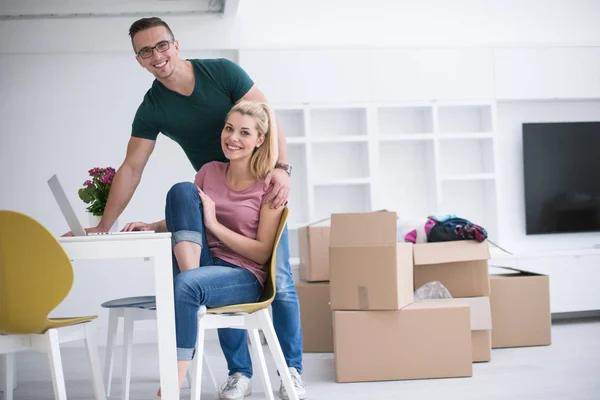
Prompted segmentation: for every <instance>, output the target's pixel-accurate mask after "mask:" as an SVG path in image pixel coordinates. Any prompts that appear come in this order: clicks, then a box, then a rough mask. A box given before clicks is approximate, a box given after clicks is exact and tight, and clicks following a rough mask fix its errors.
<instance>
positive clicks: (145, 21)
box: [129, 17, 175, 50]
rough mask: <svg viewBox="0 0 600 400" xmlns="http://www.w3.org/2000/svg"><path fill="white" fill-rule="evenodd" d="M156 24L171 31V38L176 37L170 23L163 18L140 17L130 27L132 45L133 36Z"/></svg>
mask: <svg viewBox="0 0 600 400" xmlns="http://www.w3.org/2000/svg"><path fill="white" fill-rule="evenodd" d="M155 26H164V27H165V28H166V29H167V31H168V32H169V34H170V35H171V39H175V35H173V31H172V30H171V28H169V25H167V23H166V22H165V21H163V20H162V19H160V18H158V17H151V18H142V19H138V20H137V21H135V22H134V23H133V24H131V27H130V28H129V37H130V38H131V45H133V37H134V36H135V35H136V34H137V33H138V32H141V31H144V30H146V29H150V28H154V27H155ZM134 50H135V48H134Z"/></svg>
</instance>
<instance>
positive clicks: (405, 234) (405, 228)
mask: <svg viewBox="0 0 600 400" xmlns="http://www.w3.org/2000/svg"><path fill="white" fill-rule="evenodd" d="M398 236H399V237H398V240H404V241H405V242H411V243H427V242H450V241H454V240H476V241H478V242H483V241H484V240H486V239H487V231H486V230H485V228H483V227H482V226H479V225H477V224H474V223H472V222H471V221H469V220H466V219H464V218H459V217H457V216H456V214H444V215H431V216H429V217H427V219H426V220H425V221H404V220H401V219H399V220H398Z"/></svg>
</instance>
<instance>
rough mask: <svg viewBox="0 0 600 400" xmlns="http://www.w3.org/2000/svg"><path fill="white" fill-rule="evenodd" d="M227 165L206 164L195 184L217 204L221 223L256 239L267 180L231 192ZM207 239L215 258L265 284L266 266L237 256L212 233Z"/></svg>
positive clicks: (217, 212) (217, 163)
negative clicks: (242, 269)
mask: <svg viewBox="0 0 600 400" xmlns="http://www.w3.org/2000/svg"><path fill="white" fill-rule="evenodd" d="M227 165H228V163H223V162H219V161H213V162H209V163H207V164H205V165H204V166H203V167H202V168H200V171H198V173H197V174H196V179H195V183H196V185H197V186H198V187H199V188H200V189H202V191H204V193H206V194H207V195H208V196H209V197H210V198H211V199H213V201H214V202H215V209H216V214H217V220H218V221H219V223H221V224H222V225H224V226H226V227H227V228H229V229H231V230H232V231H234V232H236V233H239V234H241V235H244V236H246V237H249V238H250V239H256V233H257V232H258V219H259V216H260V208H261V206H262V204H263V200H264V198H265V195H266V194H267V193H268V190H264V180H259V181H258V182H256V183H255V184H254V185H252V186H250V187H249V188H248V189H246V190H241V191H235V190H233V189H231V188H230V187H229V185H228V184H227V176H226V174H227ZM206 238H207V240H208V247H209V248H210V252H211V254H212V256H213V257H219V258H220V259H222V260H224V261H227V262H229V263H232V264H234V265H237V266H240V267H242V268H245V269H247V270H248V271H250V272H252V274H254V276H256V279H258V281H259V282H260V284H261V285H263V284H264V283H265V280H266V278H267V272H266V270H265V267H264V265H261V264H259V263H257V262H255V261H252V260H250V259H248V258H246V257H244V256H242V255H240V254H237V253H236V252H234V251H233V250H231V249H230V248H229V247H227V246H226V245H225V244H224V243H223V242H221V241H219V240H218V239H217V237H216V236H215V235H213V234H212V232H210V230H208V229H207V230H206Z"/></svg>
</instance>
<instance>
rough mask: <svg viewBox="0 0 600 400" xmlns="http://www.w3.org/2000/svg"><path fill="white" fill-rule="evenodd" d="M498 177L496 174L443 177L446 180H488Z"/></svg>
mask: <svg viewBox="0 0 600 400" xmlns="http://www.w3.org/2000/svg"><path fill="white" fill-rule="evenodd" d="M492 179H496V175H495V174H491V173H490V174H464V175H447V176H444V177H443V178H442V180H444V181H486V180H492Z"/></svg>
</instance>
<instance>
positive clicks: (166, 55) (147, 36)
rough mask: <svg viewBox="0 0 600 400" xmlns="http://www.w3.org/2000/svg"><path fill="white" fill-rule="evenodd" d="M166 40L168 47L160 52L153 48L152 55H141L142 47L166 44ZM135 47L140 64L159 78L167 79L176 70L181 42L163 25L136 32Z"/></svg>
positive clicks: (147, 47)
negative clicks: (145, 56)
mask: <svg viewBox="0 0 600 400" xmlns="http://www.w3.org/2000/svg"><path fill="white" fill-rule="evenodd" d="M164 42H171V43H168V49H167V50H165V51H163V52H160V51H158V49H156V48H155V49H154V50H152V55H151V56H150V57H148V58H143V57H142V55H140V54H139V53H140V51H142V49H146V50H147V49H149V48H152V47H155V46H157V45H158V46H159V48H160V47H162V46H165V43H164ZM133 48H134V51H135V52H136V54H138V55H137V56H136V58H137V60H138V62H139V63H140V65H141V66H142V67H144V68H146V69H147V70H148V72H150V73H151V74H152V75H154V76H155V77H156V78H157V79H167V78H169V77H170V76H171V75H172V74H173V71H174V70H175V64H176V63H177V60H178V56H177V55H178V54H179V43H178V42H177V41H176V40H173V37H172V36H171V35H170V33H169V31H168V30H167V29H166V28H165V27H163V26H155V27H153V28H149V29H144V30H143V31H140V32H138V33H136V34H135V36H134V37H133Z"/></svg>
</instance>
